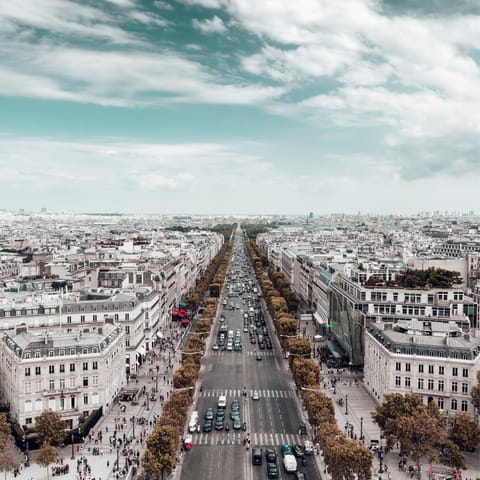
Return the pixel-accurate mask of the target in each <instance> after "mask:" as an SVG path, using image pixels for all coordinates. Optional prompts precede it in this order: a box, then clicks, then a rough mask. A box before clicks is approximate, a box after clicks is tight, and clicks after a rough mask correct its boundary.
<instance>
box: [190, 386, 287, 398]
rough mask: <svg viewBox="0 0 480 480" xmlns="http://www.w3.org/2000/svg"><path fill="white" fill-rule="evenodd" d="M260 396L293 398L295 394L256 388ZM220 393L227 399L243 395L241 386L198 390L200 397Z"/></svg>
mask: <svg viewBox="0 0 480 480" xmlns="http://www.w3.org/2000/svg"><path fill="white" fill-rule="evenodd" d="M257 392H258V396H259V397H260V398H293V397H295V394H294V393H293V391H291V390H257ZM220 395H225V396H226V397H227V400H228V399H233V398H240V397H242V395H243V390H242V389H241V388H237V389H235V388H234V389H228V388H227V389H225V390H205V389H204V390H203V391H202V392H199V396H200V397H206V398H218V397H219V396H220Z"/></svg>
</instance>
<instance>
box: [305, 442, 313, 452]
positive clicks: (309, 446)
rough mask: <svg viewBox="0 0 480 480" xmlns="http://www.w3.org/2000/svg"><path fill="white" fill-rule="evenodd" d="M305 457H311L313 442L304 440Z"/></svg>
mask: <svg viewBox="0 0 480 480" xmlns="http://www.w3.org/2000/svg"><path fill="white" fill-rule="evenodd" d="M303 451H304V452H305V455H313V442H311V441H310V440H305V447H304V449H303Z"/></svg>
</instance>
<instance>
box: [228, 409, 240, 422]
mask: <svg viewBox="0 0 480 480" xmlns="http://www.w3.org/2000/svg"><path fill="white" fill-rule="evenodd" d="M230 418H231V419H232V420H234V419H235V418H238V419H240V411H239V410H232V411H231V412H230Z"/></svg>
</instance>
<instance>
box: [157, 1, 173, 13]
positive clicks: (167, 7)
mask: <svg viewBox="0 0 480 480" xmlns="http://www.w3.org/2000/svg"><path fill="white" fill-rule="evenodd" d="M153 5H155V7H157V8H159V9H160V10H169V11H172V10H174V7H173V5H172V4H171V3H167V2H164V1H162V0H155V1H154V2H153Z"/></svg>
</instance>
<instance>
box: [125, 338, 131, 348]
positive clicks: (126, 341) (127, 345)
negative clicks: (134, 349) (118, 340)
mask: <svg viewBox="0 0 480 480" xmlns="http://www.w3.org/2000/svg"><path fill="white" fill-rule="evenodd" d="M125 346H126V347H129V346H130V340H129V339H128V338H127V339H126V340H125Z"/></svg>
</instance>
